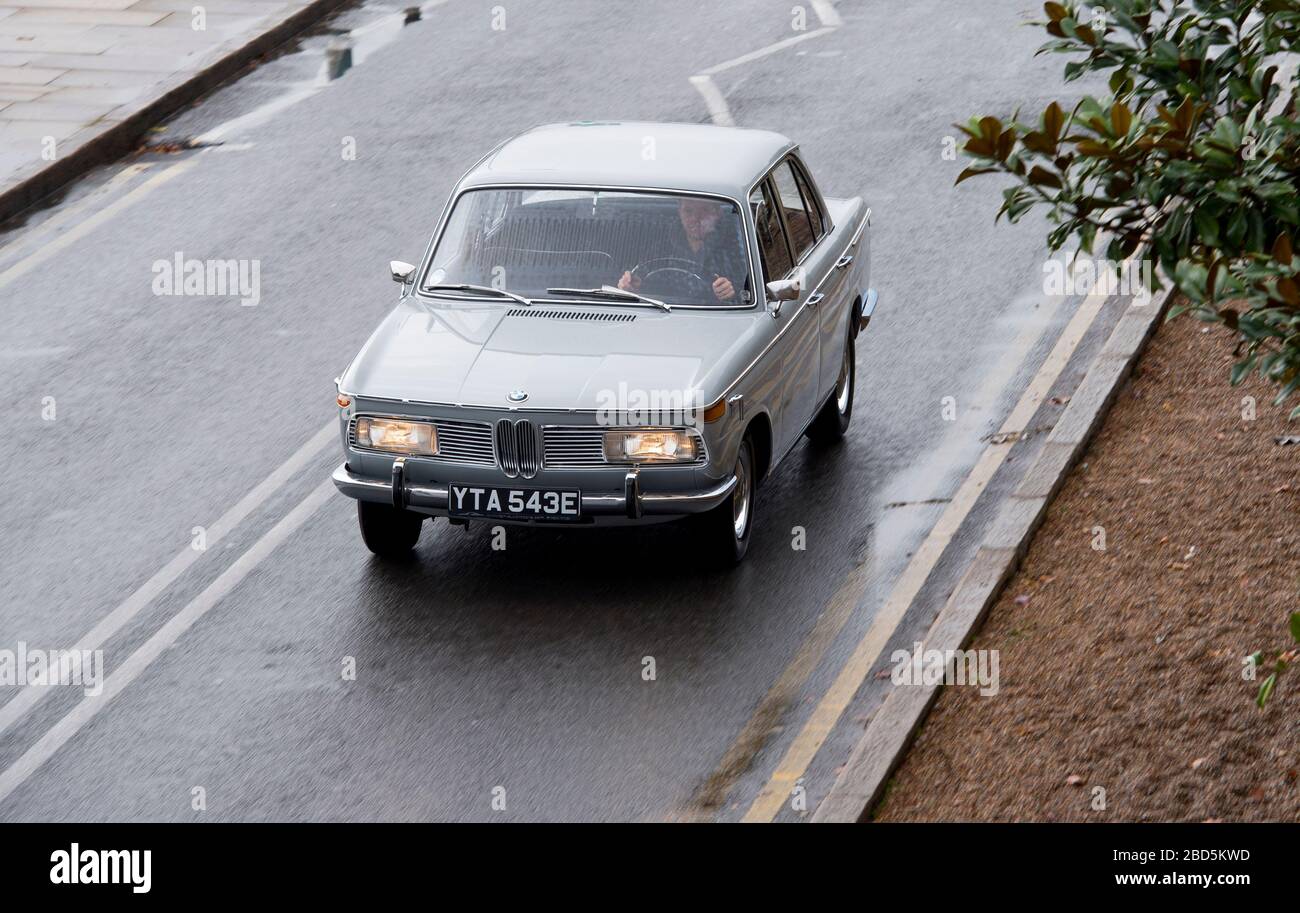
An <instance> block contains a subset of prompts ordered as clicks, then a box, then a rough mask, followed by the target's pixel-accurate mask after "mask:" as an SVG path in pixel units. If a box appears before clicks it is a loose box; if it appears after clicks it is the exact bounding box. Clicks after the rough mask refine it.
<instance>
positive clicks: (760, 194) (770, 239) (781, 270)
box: [749, 181, 794, 283]
mask: <svg viewBox="0 0 1300 913" xmlns="http://www.w3.org/2000/svg"><path fill="white" fill-rule="evenodd" d="M770 187H771V185H770V184H769V182H767V181H764V182H763V183H761V184H759V185H758V186H757V187H755V188H754V191H753V193H751V194H750V195H749V206H750V209H751V210H752V211H753V214H754V227H755V229H756V230H757V231H758V252H759V259H760V260H761V261H762V264H763V282H764V283H767V282H773V281H775V280H777V279H784V278H785V276H786V274H787V273H789V272H790V270H791V269H792V268H793V267H794V262H793V261H792V260H791V257H790V247H789V245H788V244H787V243H786V240H785V231H784V229H782V228H781V217H780V216H779V215H778V214H777V211H776V204H775V202H774V201H773V200H772V195H771V189H770Z"/></svg>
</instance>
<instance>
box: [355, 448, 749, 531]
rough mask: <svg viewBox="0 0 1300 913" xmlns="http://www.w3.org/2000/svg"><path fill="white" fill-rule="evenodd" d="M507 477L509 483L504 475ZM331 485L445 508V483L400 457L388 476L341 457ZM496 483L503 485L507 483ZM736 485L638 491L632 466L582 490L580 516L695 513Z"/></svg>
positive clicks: (364, 495) (360, 496)
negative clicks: (370, 473) (415, 472)
mask: <svg viewBox="0 0 1300 913" xmlns="http://www.w3.org/2000/svg"><path fill="white" fill-rule="evenodd" d="M506 482H507V483H508V482H509V480H506ZM334 485H335V486H336V487H337V488H338V490H339V491H340V492H342V493H343V494H345V495H347V496H348V497H349V498H355V499H357V500H358V501H374V502H376V503H379V504H392V505H393V506H395V507H400V508H408V507H409V508H415V509H417V510H420V511H433V512H436V513H440V514H445V513H446V512H447V502H448V496H447V486H446V485H444V484H438V483H434V484H428V485H421V484H416V483H413V482H410V481H407V479H406V477H405V467H404V465H403V461H402V460H397V461H396V462H394V463H393V475H392V478H391V479H373V478H368V477H366V476H359V475H357V474H355V473H354V472H352V471H351V470H350V469H348V464H347V463H344V464H343V465H342V466H340V467H339V468H338V469H335V470H334ZM499 487H501V488H506V487H508V484H505V485H500V486H499ZM520 487H521V488H527V487H529V486H527V485H522V486H520ZM735 487H736V478H735V476H732V477H730V478H728V479H727V480H726V481H724V482H720V483H719V484H717V485H715V486H713V487H712V488H706V489H701V490H700V491H673V492H668V491H642V490H641V487H640V485H639V484H638V477H637V473H636V472H635V471H632V472H629V473H627V475H626V476H624V479H623V490H622V491H621V492H602V493H599V494H595V493H589V492H583V493H582V516H583V517H622V518H626V519H630V520H637V519H640V518H641V517H642V516H658V517H674V516H685V515H687V514H699V513H704V512H705V511H708V510H712V509H713V508H715V507H717V506H718V505H719V504H721V503H722V502H723V501H725V500H726V499H727V498H728V497H730V495H731V490H732V489H733V488H735ZM517 522H524V523H528V522H535V521H528V520H520V521H517Z"/></svg>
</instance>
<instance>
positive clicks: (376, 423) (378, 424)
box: [357, 416, 438, 456]
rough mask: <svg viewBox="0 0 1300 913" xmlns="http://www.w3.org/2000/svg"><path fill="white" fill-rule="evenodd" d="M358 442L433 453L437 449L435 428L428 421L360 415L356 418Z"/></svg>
mask: <svg viewBox="0 0 1300 913" xmlns="http://www.w3.org/2000/svg"><path fill="white" fill-rule="evenodd" d="M357 446H358V447H369V448H370V449H372V450H387V451H390V452H392V453H416V454H424V455H426V456H434V455H435V454H437V452H438V432H437V430H436V429H435V428H434V427H433V425H431V424H429V423H428V422H404V421H400V420H398V419H393V418H369V417H367V416H362V417H361V418H359V419H357Z"/></svg>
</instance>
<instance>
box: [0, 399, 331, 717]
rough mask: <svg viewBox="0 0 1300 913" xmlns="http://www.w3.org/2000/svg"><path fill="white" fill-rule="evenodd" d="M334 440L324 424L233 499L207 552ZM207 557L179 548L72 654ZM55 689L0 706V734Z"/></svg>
mask: <svg viewBox="0 0 1300 913" xmlns="http://www.w3.org/2000/svg"><path fill="white" fill-rule="evenodd" d="M337 435H338V424H337V422H335V421H334V420H331V421H329V422H328V423H327V424H326V425H325V427H324V428H322V429H320V430H319V431H317V432H316V433H315V434H314V435H312V437H311V440H309V441H307V443H305V444H303V445H302V446H301V447H299V448H298V450H297V451H295V452H294V454H293V455H292V456H291V457H289V459H287V460H285V461H284V462H283V463H281V464H280V466H279V467H277V468H276V469H275V470H274V471H273V472H272V473H271V474H270V475H268V476H267V477H266V478H265V479H263V480H262V481H261V482H259V483H258V484H257V486H256V487H255V488H253V489H252V490H251V491H250V492H248V494H246V495H244V496H243V497H242V498H240V499H239V501H238V503H236V504H235V506H234V507H232V508H230V509H229V510H227V511H226V512H225V513H224V514H222V515H221V516H220V517H218V518H217V521H216V522H215V523H213V524H212V525H210V526H209V527H208V528H207V546H208V548H207V551H211V550H212V548H213V546H215V545H216V544H217V543H218V542H220V541H221V539H222V538H223V537H225V536H226V535H227V534H228V533H230V531H231V530H233V529H234V528H235V527H236V526H238V525H239V524H240V523H241V522H242V521H243V520H244V518H246V517H247V516H248V515H249V514H251V513H252V512H253V511H254V510H256V509H257V508H258V507H260V506H261V505H262V504H264V503H265V502H266V501H267V500H268V499H269V498H270V497H271V496H272V495H274V494H275V493H276V492H277V491H279V490H280V488H281V487H283V486H284V485H285V483H287V482H289V481H290V480H291V479H293V478H294V477H295V476H297V475H298V474H299V473H300V472H301V471H302V470H303V467H305V466H306V465H307V463H308V462H309V461H310V460H311V459H312V458H314V457H315V456H316V455H317V453H319V452H320V451H321V450H322V449H323V448H324V447H325V446H326V445H327V444H329V443H330V442H331V441H333V440H335V439H336V437H337ZM206 553H207V552H200V551H195V550H194V549H192V548H185V549H184V550H182V551H181V552H180V553H179V554H178V555H176V557H175V558H173V559H172V560H171V561H169V562H167V564H166V565H164V566H163V568H162V569H161V570H159V571H158V573H156V574H154V575H153V576H152V577H150V578H149V579H148V580H147V581H145V582H144V584H143V585H141V587H140V588H139V589H137V590H136V591H135V592H134V593H132V594H131V595H130V596H128V597H127V598H126V599H125V600H124V601H123V602H122V603H121V604H120V605H119V606H118V607H117V608H115V609H113V611H111V612H109V613H108V614H107V615H106V616H104V618H103V619H102V620H101V621H100V622H99V623H98V624H96V625H95V626H94V627H93V628H91V629H90V631H89V632H88V633H87V634H85V635H84V636H83V637H82V638H81V640H79V641H78V642H77V643H76V645H75V646H74V647H72V649H75V650H98V649H99V648H100V647H101V646H102V645H103V644H104V643H105V642H106V641H107V640H108V639H109V638H110V637H112V636H113V635H114V634H116V633H117V632H118V631H120V630H121V629H122V627H123V625H125V624H126V623H127V622H129V621H130V620H131V619H132V618H134V617H135V616H136V615H138V614H140V612H141V611H142V610H143V609H144V608H145V607H146V606H148V605H149V603H151V602H152V601H153V600H154V599H155V598H157V597H158V595H159V594H161V593H162V592H163V591H164V590H166V589H167V587H169V586H171V585H172V583H174V582H175V581H176V579H177V578H178V577H180V576H181V574H183V573H185V571H186V569H187V568H189V566H190V565H192V564H194V562H196V561H198V560H199V559H200V558H201V557H202V556H203V555H205V554H206ZM54 690H55V689H53V688H48V687H40V686H35V685H28V686H27V687H26V688H24V689H23V690H22V691H19V692H18V694H17V695H15V696H14V697H13V698H11V699H10V700H9V702H8V703H7V704H5V705H4V706H3V707H0V735H3V734H4V732H5V730H7V729H8V728H9V727H10V726H12V725H13V724H14V723H16V722H17V721H18V720H20V719H22V717H23V715H24V714H26V713H27V712H28V711H29V710H31V709H32V708H33V707H35V706H36V705H37V704H38V703H39V702H40V700H41V698H43V697H45V696H46V695H47V694H50V693H51V692H52V691H54Z"/></svg>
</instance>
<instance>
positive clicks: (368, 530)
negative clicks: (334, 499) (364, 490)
mask: <svg viewBox="0 0 1300 913" xmlns="http://www.w3.org/2000/svg"><path fill="white" fill-rule="evenodd" d="M357 522H358V523H359V524H360V525H361V539H362V541H363V542H365V543H366V548H368V549H370V550H371V551H372V552H374V553H375V554H376V555H378V556H380V557H381V558H404V557H406V556H408V555H409V554H410V553H411V549H413V548H415V543H416V542H418V541H420V527H421V526H423V524H424V517H423V516H421V515H420V514H416V513H412V512H411V511H409V510H398V509H397V508H396V507H393V506H391V505H389V504H375V503H373V502H371V501H358V502H357Z"/></svg>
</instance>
